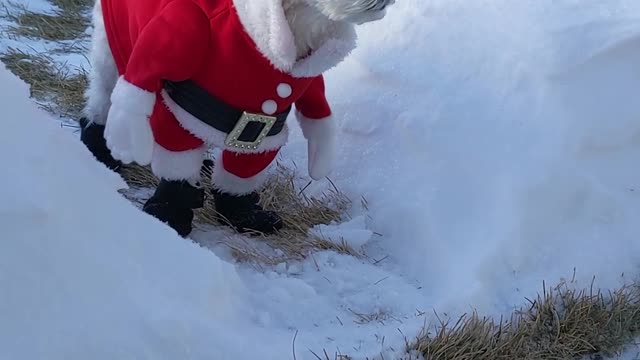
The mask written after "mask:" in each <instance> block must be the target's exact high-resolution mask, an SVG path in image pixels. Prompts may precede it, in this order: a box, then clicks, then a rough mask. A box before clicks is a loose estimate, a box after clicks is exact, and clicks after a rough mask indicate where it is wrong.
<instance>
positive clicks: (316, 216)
mask: <svg viewBox="0 0 640 360" xmlns="http://www.w3.org/2000/svg"><path fill="white" fill-rule="evenodd" d="M122 174H123V177H124V178H125V179H126V180H127V182H128V183H129V184H131V185H132V186H134V187H151V188H153V187H155V186H156V185H157V183H158V179H157V178H156V177H155V176H154V175H153V173H151V170H150V169H149V168H148V167H141V166H137V165H134V166H127V167H125V168H124V169H123V171H122ZM202 176H203V183H204V184H205V192H206V197H207V201H206V204H205V207H204V208H202V209H197V210H196V212H195V219H194V222H195V223H196V227H206V226H209V225H221V224H224V223H225V219H224V218H223V217H222V216H221V215H220V214H219V213H218V212H217V211H216V210H215V204H214V202H213V200H212V195H211V186H210V184H211V182H210V181H209V180H210V178H211V167H206V168H204V169H203V172H202ZM296 180H299V179H297V175H296V173H295V171H294V170H293V169H290V168H287V167H285V166H283V165H282V164H280V163H277V164H276V166H275V168H274V172H273V175H272V176H271V177H270V178H269V179H268V181H267V183H266V184H265V186H264V188H263V189H262V190H261V191H260V195H261V205H262V206H264V208H265V209H269V210H273V211H276V212H278V213H279V214H280V215H281V216H282V217H283V220H284V229H282V230H281V231H280V232H278V234H275V235H270V236H266V235H264V234H258V233H256V234H252V235H254V237H259V238H261V239H260V240H261V242H262V243H264V244H267V245H269V247H270V248H271V249H275V250H279V252H278V253H280V254H281V255H280V256H273V255H272V253H271V252H266V251H264V250H263V249H261V248H260V247H257V246H255V244H253V243H252V242H243V243H240V242H238V241H225V240H223V243H224V244H225V245H227V246H229V247H230V248H231V250H232V253H233V254H234V257H235V258H236V259H237V260H239V261H249V262H256V263H262V264H270V265H275V264H278V263H280V262H282V261H285V260H291V259H304V258H306V257H308V256H309V254H310V253H312V252H313V251H318V250H334V251H337V252H340V253H344V254H350V255H353V256H360V255H361V254H360V253H359V252H358V251H356V250H355V249H353V248H351V247H349V246H348V245H347V244H346V243H343V244H336V243H333V242H331V241H328V240H326V239H323V238H321V237H318V236H313V235H311V236H310V235H309V234H308V233H307V232H308V230H309V229H310V228H312V227H313V226H315V225H318V224H329V223H331V222H333V221H339V220H341V218H342V215H343V213H344V211H345V210H346V209H347V208H348V207H349V206H350V205H351V202H350V200H349V199H348V198H347V197H346V196H345V195H344V194H343V193H341V192H340V191H339V190H338V189H336V188H335V187H334V188H333V189H331V190H329V191H327V192H326V193H325V194H323V195H322V196H321V197H319V198H310V197H307V196H306V195H305V194H304V193H303V192H302V191H301V189H298V188H297V187H296V185H295V184H296ZM132 200H135V199H132ZM138 200H139V199H138ZM139 204H141V203H139Z"/></svg>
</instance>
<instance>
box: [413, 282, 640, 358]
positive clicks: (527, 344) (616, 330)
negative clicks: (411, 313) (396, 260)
mask: <svg viewBox="0 0 640 360" xmlns="http://www.w3.org/2000/svg"><path fill="white" fill-rule="evenodd" d="M529 303H530V305H529V306H528V307H527V308H524V309H521V310H519V311H517V312H515V313H514V314H513V316H512V318H511V319H510V320H508V321H500V322H495V321H493V320H491V319H486V318H481V317H480V316H478V314H476V313H473V314H471V315H465V316H463V317H461V318H460V319H459V320H458V321H457V322H456V323H455V324H453V326H450V324H449V323H448V322H444V321H441V323H440V324H438V326H437V327H436V329H435V331H434V333H433V334H430V333H428V332H427V331H426V330H425V332H424V333H423V334H421V335H420V336H418V338H417V340H416V341H414V342H413V343H411V344H409V345H408V349H409V351H417V352H418V353H420V354H422V356H424V358H425V359H427V360H445V359H446V360H471V359H474V360H485V359H486V360H501V359H505V360H506V359H510V360H511V359H523V360H529V359H531V360H533V359H539V360H546V359H579V358H583V357H585V356H590V355H592V356H595V357H596V358H600V357H602V356H614V355H615V354H616V353H617V352H618V351H620V350H621V349H622V347H623V346H624V345H625V344H629V343H630V342H631V341H633V339H634V337H636V336H638V334H639V331H640V291H639V288H638V285H632V286H627V287H624V288H622V289H619V290H617V291H616V292H614V293H610V294H603V293H601V292H600V291H597V290H593V289H585V290H581V291H576V290H574V289H571V288H570V287H569V286H567V285H566V284H564V283H563V284H561V285H559V286H557V287H556V288H554V289H549V290H546V289H545V290H544V291H543V293H542V294H541V295H538V297H537V299H536V300H534V301H531V300H530V301H529Z"/></svg>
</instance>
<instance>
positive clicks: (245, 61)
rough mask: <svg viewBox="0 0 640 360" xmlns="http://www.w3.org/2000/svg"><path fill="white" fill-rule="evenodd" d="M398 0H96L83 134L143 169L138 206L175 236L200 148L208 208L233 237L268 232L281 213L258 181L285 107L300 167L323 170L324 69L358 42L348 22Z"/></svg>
mask: <svg viewBox="0 0 640 360" xmlns="http://www.w3.org/2000/svg"><path fill="white" fill-rule="evenodd" d="M394 1H395V0H136V1H130V0H96V3H95V5H94V8H93V14H92V25H93V33H92V35H91V48H90V51H89V61H90V63H91V65H92V68H91V71H90V73H89V86H88V88H87V91H86V93H85V97H86V106H85V109H84V114H83V116H82V118H81V119H79V123H80V125H81V135H80V139H81V141H82V142H83V143H84V144H85V145H86V146H87V148H88V149H89V150H90V151H91V152H92V153H93V154H94V156H95V157H96V159H97V160H98V161H100V162H102V163H104V164H105V165H106V166H107V167H108V168H110V169H112V170H114V171H119V170H120V169H121V167H122V165H123V164H129V163H132V162H136V163H138V164H140V165H150V166H151V169H152V171H153V173H154V175H155V176H157V177H158V178H159V185H158V186H157V188H156V189H155V191H154V194H153V195H152V196H151V197H150V198H149V199H148V200H147V202H146V203H145V204H144V206H143V211H144V212H146V213H148V214H150V215H152V216H154V217H156V218H157V219H159V220H160V221H162V222H164V223H166V224H168V225H169V226H170V227H172V228H173V229H174V230H176V231H177V232H178V234H180V235H181V236H187V235H188V234H189V233H190V232H191V231H192V221H193V210H194V209H197V208H200V207H202V206H203V205H204V190H203V187H202V184H201V179H200V171H201V167H202V163H203V160H204V158H205V152H206V151H207V149H209V148H211V147H216V148H219V149H221V150H222V155H221V156H220V159H218V161H216V163H215V165H214V168H213V173H212V189H213V191H212V192H213V196H214V202H215V207H216V211H217V212H218V213H220V214H221V215H222V216H223V217H224V218H226V220H227V221H228V225H230V226H232V227H233V228H235V229H236V230H237V231H239V232H248V231H251V232H255V231H257V232H260V233H263V234H272V233H274V232H277V231H278V230H280V229H281V228H282V226H283V222H282V218H281V217H280V216H279V215H278V214H276V213H274V212H271V211H267V210H265V209H263V208H262V207H261V206H260V205H259V204H258V203H259V200H260V198H259V195H258V190H259V189H260V188H261V186H263V184H264V181H265V180H266V175H267V170H268V168H269V166H270V165H271V164H272V162H273V160H274V159H275V157H276V155H277V154H278V151H279V150H280V148H281V147H282V146H283V145H284V144H285V143H286V142H287V139H288V124H287V122H286V119H287V117H288V115H289V114H290V112H291V111H292V110H294V108H295V110H294V113H295V117H296V118H297V120H298V123H299V125H300V127H301V129H302V133H303V135H304V138H305V139H306V141H307V145H308V146H307V148H308V171H309V175H310V177H311V178H312V179H314V180H318V179H321V178H324V177H326V176H327V175H328V173H329V172H330V170H331V166H332V162H333V158H334V151H335V150H334V148H335V143H336V133H337V130H336V125H335V121H336V120H335V118H334V114H333V113H332V111H331V107H330V105H329V103H328V101H327V99H326V96H325V83H324V77H323V73H324V72H326V71H327V70H329V69H331V68H333V67H334V66H336V65H338V64H339V63H340V62H341V61H342V60H343V59H344V58H345V57H346V56H348V55H349V54H350V52H351V51H352V50H353V49H354V48H355V44H356V33H355V26H358V25H362V24H365V23H369V22H372V21H378V20H380V19H383V18H384V17H385V15H386V11H387V9H388V8H389V6H390V5H392V4H393V3H394Z"/></svg>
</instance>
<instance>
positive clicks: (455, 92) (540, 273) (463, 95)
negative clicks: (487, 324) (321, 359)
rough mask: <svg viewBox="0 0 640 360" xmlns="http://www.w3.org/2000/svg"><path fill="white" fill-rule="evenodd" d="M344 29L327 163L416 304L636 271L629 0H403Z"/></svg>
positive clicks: (487, 297) (519, 296)
mask: <svg viewBox="0 0 640 360" xmlns="http://www.w3.org/2000/svg"><path fill="white" fill-rule="evenodd" d="M360 35H361V37H360V47H359V48H358V49H357V50H356V51H355V52H354V54H353V56H352V57H350V58H349V60H348V61H347V62H346V63H345V64H343V65H342V66H341V67H340V68H337V69H335V71H333V72H331V73H330V74H329V76H327V84H328V91H329V94H330V100H331V102H332V104H333V105H334V109H335V111H336V113H337V114H339V118H341V120H342V140H341V142H340V144H341V145H340V146H341V148H340V154H342V156H341V159H340V162H339V166H338V170H337V171H336V172H334V174H333V175H332V180H333V181H334V182H335V183H336V184H337V185H338V187H340V188H341V189H344V190H345V191H347V192H348V194H349V195H351V196H352V197H353V198H355V199H359V198H360V196H364V197H365V198H366V199H367V200H368V207H369V209H370V212H369V214H368V215H370V217H371V218H370V221H369V224H370V227H371V229H372V230H373V231H375V232H377V233H380V234H382V235H383V236H382V237H376V238H374V242H373V243H372V244H370V245H369V246H368V247H367V251H368V253H369V255H371V256H372V257H375V258H381V257H383V256H385V255H390V257H389V259H388V261H386V262H383V263H382V264H381V266H383V267H384V266H386V269H389V270H390V271H398V272H399V273H401V274H404V275H406V276H407V277H408V279H416V280H417V281H418V282H419V283H420V285H421V286H422V287H423V291H424V298H423V299H422V300H421V303H422V304H428V305H425V306H429V307H431V306H433V307H435V309H437V310H438V311H454V313H456V311H467V310H468V307H469V306H473V307H476V308H478V309H479V310H480V311H482V312H484V313H488V314H496V315H499V314H501V313H508V312H509V311H511V309H512V308H513V307H514V306H519V305H520V304H522V303H523V298H524V297H525V296H532V295H534V294H535V292H537V291H539V290H541V289H542V282H543V281H546V282H547V284H549V285H551V284H554V283H556V282H557V281H559V280H560V279H561V278H566V279H570V278H571V277H572V276H573V272H574V268H575V271H576V279H577V281H578V282H577V284H578V285H579V286H589V285H590V281H591V279H592V277H593V276H595V277H596V285H601V286H603V287H615V286H618V285H619V284H620V282H621V281H623V280H624V279H622V278H621V274H623V273H624V274H626V275H627V277H629V276H632V275H635V274H637V270H638V264H640V241H638V236H640V221H639V220H638V214H640V166H638V164H640V117H639V114H640V101H637V99H636V97H637V96H636V95H635V94H637V92H638V91H637V90H638V88H640V72H638V64H640V3H638V2H637V1H633V0H629V1H625V0H616V1H606V2H602V1H597V0H588V1H580V2H575V1H549V0H543V1H538V0H536V1H525V2H523V1H515V2H514V1H510V0H500V1H475V2H468V1H451V0H446V1H445V0H437V1H428V2H426V1H421V0H405V1H400V2H397V3H396V4H395V5H394V6H393V7H392V8H391V9H390V11H389V15H388V17H387V18H386V19H384V20H383V21H382V22H379V23H376V24H371V25H367V26H366V27H365V28H363V29H361V31H360ZM303 149H304V143H303V142H299V143H296V144H294V145H292V147H291V148H290V149H289V154H292V156H294V154H303ZM296 162H297V163H298V166H300V167H301V168H304V166H305V164H306V163H304V158H303V157H300V158H299V159H296ZM301 163H302V165H301ZM324 186H328V185H327V184H326V183H321V184H317V185H316V188H315V189H321V188H323V187H324ZM355 214H356V215H357V214H360V212H358V211H355Z"/></svg>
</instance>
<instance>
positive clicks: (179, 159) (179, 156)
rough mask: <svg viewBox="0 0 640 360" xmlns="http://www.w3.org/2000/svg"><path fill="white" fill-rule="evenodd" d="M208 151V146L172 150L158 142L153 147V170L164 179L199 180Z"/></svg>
mask: <svg viewBox="0 0 640 360" xmlns="http://www.w3.org/2000/svg"><path fill="white" fill-rule="evenodd" d="M206 152H207V147H206V146H201V147H199V148H197V149H193V150H186V151H170V150H167V149H165V148H164V147H162V146H160V145H159V144H157V143H156V144H155V145H154V147H153V158H152V159H151V170H152V171H153V173H154V174H155V175H156V176H157V177H159V178H162V179H167V180H184V179H190V180H197V179H199V178H200V170H201V168H202V161H203V160H204V158H205V153H206Z"/></svg>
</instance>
